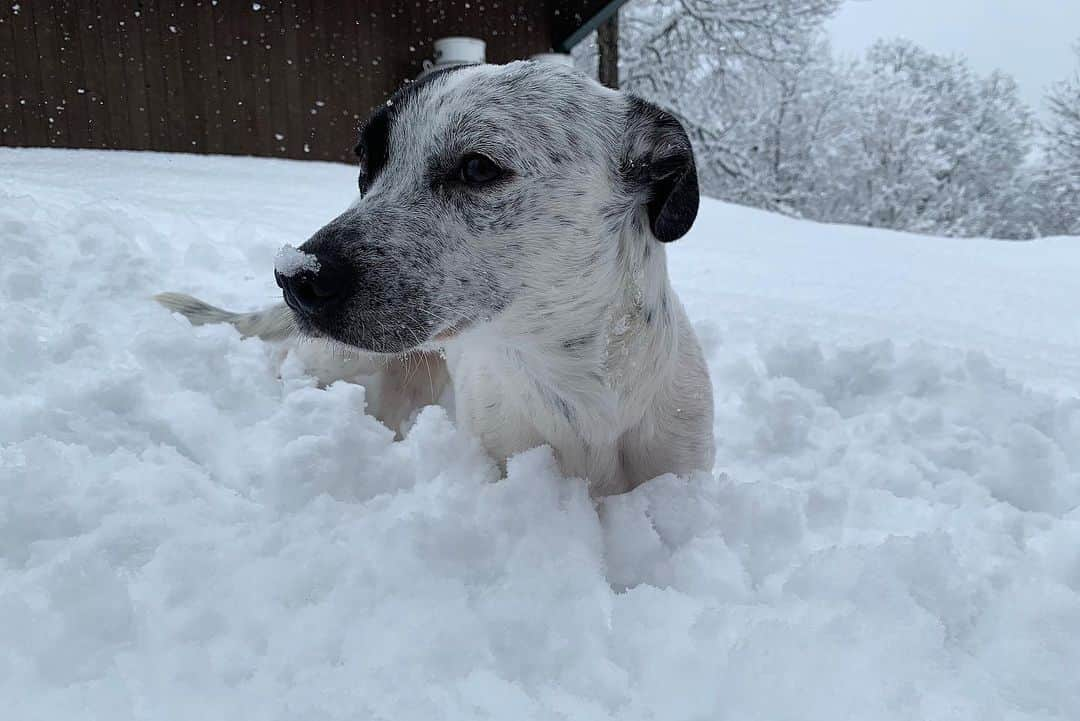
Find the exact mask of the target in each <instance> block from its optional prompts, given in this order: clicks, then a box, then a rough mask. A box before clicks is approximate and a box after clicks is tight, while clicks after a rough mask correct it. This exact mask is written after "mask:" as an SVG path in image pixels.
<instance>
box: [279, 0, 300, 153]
mask: <svg viewBox="0 0 1080 721" xmlns="http://www.w3.org/2000/svg"><path fill="white" fill-rule="evenodd" d="M281 10H282V12H281V27H282V32H283V40H284V42H285V65H286V68H285V71H284V80H285V95H286V98H287V101H286V116H287V117H288V121H289V126H288V127H289V131H288V134H287V137H286V143H285V145H286V148H287V151H286V154H287V156H288V157H290V158H302V157H304V115H303V112H304V111H303V109H302V108H301V107H300V103H301V92H300V85H301V80H300V78H301V67H300V63H301V60H300V19H299V17H298V14H297V10H296V3H294V2H292V0H284V2H283V3H282V8H281Z"/></svg>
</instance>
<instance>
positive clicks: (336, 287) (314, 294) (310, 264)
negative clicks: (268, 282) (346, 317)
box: [274, 245, 348, 316]
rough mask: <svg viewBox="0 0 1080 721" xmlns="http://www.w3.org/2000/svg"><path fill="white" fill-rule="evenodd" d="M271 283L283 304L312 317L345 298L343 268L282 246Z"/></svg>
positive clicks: (315, 255)
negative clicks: (279, 291)
mask: <svg viewBox="0 0 1080 721" xmlns="http://www.w3.org/2000/svg"><path fill="white" fill-rule="evenodd" d="M274 280H276V281H277V284H278V287H280V288H281V290H282V295H284V296H285V303H286V304H288V306H289V307H290V308H292V309H293V310H294V311H296V312H297V313H302V314H304V315H308V316H313V315H317V314H319V313H321V312H324V311H326V310H327V309H329V308H331V307H332V306H334V305H336V304H337V303H338V302H339V301H341V299H342V298H343V297H344V296H345V291H346V289H347V287H348V275H347V273H346V272H345V269H344V268H343V266H341V265H339V264H338V263H335V262H334V261H332V260H331V259H330V258H328V257H326V256H320V255H317V254H315V253H307V252H304V251H303V250H299V249H297V248H294V247H292V246H291V245H286V246H284V247H283V248H282V249H281V250H280V251H278V254H277V257H276V258H275V259H274Z"/></svg>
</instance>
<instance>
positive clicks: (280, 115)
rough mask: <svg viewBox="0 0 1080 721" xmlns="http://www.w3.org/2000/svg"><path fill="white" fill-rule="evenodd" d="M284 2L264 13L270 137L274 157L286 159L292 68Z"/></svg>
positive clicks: (276, 4) (286, 1)
mask: <svg viewBox="0 0 1080 721" xmlns="http://www.w3.org/2000/svg"><path fill="white" fill-rule="evenodd" d="M288 4H289V2H288V0H285V2H280V1H279V2H275V3H274V4H273V7H272V8H268V9H267V10H264V12H265V13H266V15H265V22H264V24H263V31H264V32H265V33H266V44H267V45H269V46H270V47H269V50H268V54H269V58H268V60H267V75H268V77H269V78H270V82H269V83H267V85H266V87H267V91H268V99H267V103H268V104H269V106H270V133H271V138H272V139H273V154H274V155H277V156H286V155H287V154H288V142H289V137H288V136H289V132H290V131H289V95H288V91H287V88H286V83H287V74H288V71H289V66H288V65H287V64H286V59H287V58H288V49H287V47H286V44H287V43H286V39H285V24H284V23H285V14H286V7H285V6H286V5H288Z"/></svg>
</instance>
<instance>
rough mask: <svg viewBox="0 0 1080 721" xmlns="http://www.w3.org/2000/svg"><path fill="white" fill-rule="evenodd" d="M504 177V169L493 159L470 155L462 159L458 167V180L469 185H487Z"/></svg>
mask: <svg viewBox="0 0 1080 721" xmlns="http://www.w3.org/2000/svg"><path fill="white" fill-rule="evenodd" d="M502 175H503V171H502V168H500V167H499V166H498V165H496V164H495V161H493V160H492V159H491V158H489V157H487V156H485V155H480V154H479V153H470V154H469V155H466V156H465V157H464V158H462V159H461V165H460V166H458V178H459V179H460V180H461V182H463V183H465V184H467V185H486V184H488V183H491V182H493V181H496V180H498V179H499V178H501V177H502Z"/></svg>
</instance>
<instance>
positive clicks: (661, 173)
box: [623, 96, 699, 243]
mask: <svg viewBox="0 0 1080 721" xmlns="http://www.w3.org/2000/svg"><path fill="white" fill-rule="evenodd" d="M629 101H630V103H629V110H628V117H627V123H626V139H625V142H626V154H625V156H624V161H623V174H624V176H626V180H627V182H629V183H630V184H631V185H632V186H633V190H634V191H635V192H638V193H641V194H643V197H644V198H645V200H644V202H645V207H646V209H647V210H648V213H649V226H650V227H651V228H652V232H653V235H654V236H656V239H657V240H659V241H660V242H661V243H670V242H671V241H673V240H678V239H679V238H681V237H683V236H684V235H686V233H687V232H688V231H689V230H690V226H691V225H693V224H694V218H696V217H697V211H698V200H699V193H698V177H697V166H696V165H695V164H694V150H693V148H691V147H690V138H688V137H687V136H686V131H685V130H683V126H682V124H681V123H680V122H679V121H678V120H677V119H676V118H675V116H673V115H672V114H671V113H669V112H667V111H665V110H663V109H661V108H658V107H657V106H655V105H653V104H652V103H649V102H646V101H644V100H642V99H641V98H637V97H634V96H630V97H629Z"/></svg>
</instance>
